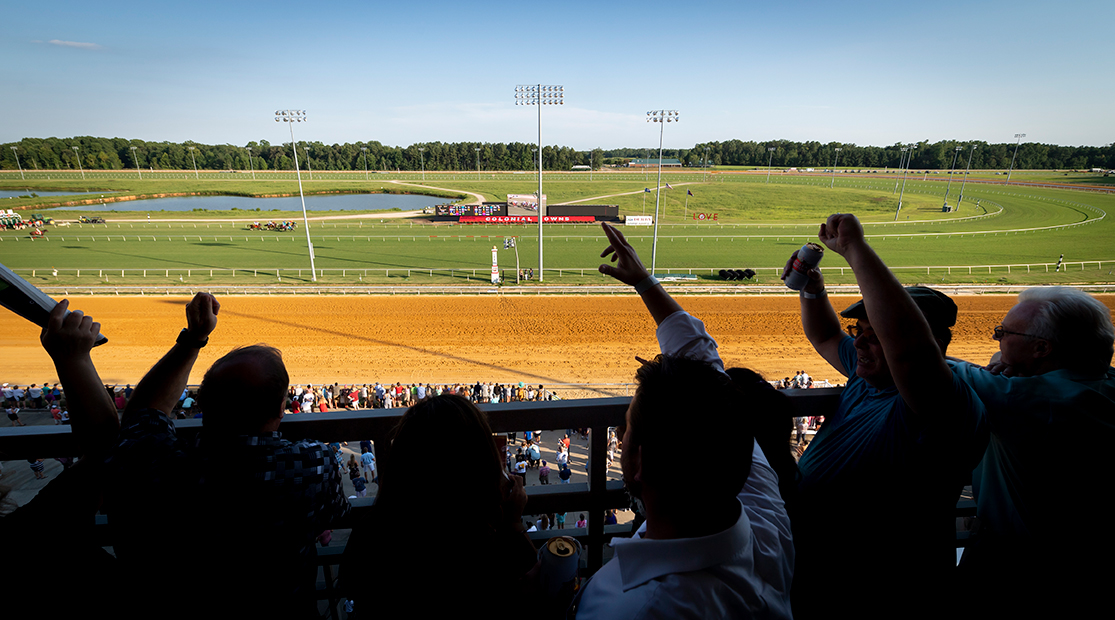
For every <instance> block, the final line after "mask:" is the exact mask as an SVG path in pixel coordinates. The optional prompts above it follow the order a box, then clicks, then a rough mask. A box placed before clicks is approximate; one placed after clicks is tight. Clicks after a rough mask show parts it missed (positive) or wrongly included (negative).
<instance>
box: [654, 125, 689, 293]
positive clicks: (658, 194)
mask: <svg viewBox="0 0 1115 620" xmlns="http://www.w3.org/2000/svg"><path fill="white" fill-rule="evenodd" d="M679 120H681V119H680V118H679V117H678V111H677V110H651V111H650V112H647V122H648V123H658V185H657V187H656V189H655V190H654V240H653V242H652V244H651V250H650V275H652V276H653V275H654V267H655V265H656V264H657V259H658V205H659V204H660V203H661V200H662V139H663V136H665V134H666V123H676V122H678V121H679Z"/></svg>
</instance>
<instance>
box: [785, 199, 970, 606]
mask: <svg viewBox="0 0 1115 620" xmlns="http://www.w3.org/2000/svg"><path fill="white" fill-rule="evenodd" d="M818 236H819V238H820V240H821V241H822V242H823V243H824V244H825V245H826V246H827V247H828V248H829V250H831V251H833V252H836V253H837V254H840V255H841V256H843V257H844V259H845V260H847V261H848V264H849V265H850V266H851V268H852V271H853V272H854V273H855V275H856V281H857V282H858V284H859V287H860V291H861V292H862V294H863V299H862V300H861V301H859V302H856V303H855V304H853V305H851V306H849V307H848V308H847V309H845V310H844V311H843V312H842V313H841V314H842V315H843V317H844V318H846V319H852V320H854V321H855V323H854V324H852V325H851V326H849V327H848V330H847V333H845V331H844V330H843V329H842V328H841V326H840V319H839V318H838V317H837V315H836V312H835V311H834V309H833V306H832V304H831V303H830V302H829V300H828V297H827V296H826V294H825V288H824V279H823V278H822V277H821V273H820V271H819V270H816V269H814V270H812V271H810V272H809V274H808V275H809V277H810V282H809V283H808V284H807V285H806V286H805V288H804V289H803V291H802V292H801V296H800V297H801V313H802V325H803V327H804V329H805V335H806V337H807V338H809V341H810V343H811V344H812V345H813V347H814V348H815V349H816V350H817V352H818V353H819V354H820V355H821V357H823V358H824V359H825V360H826V361H827V362H828V363H829V364H831V365H832V366H833V368H835V369H836V370H838V371H840V372H841V373H842V374H844V375H845V376H847V377H848V378H849V380H848V384H847V386H846V387H845V388H844V391H843V392H842V394H841V398H840V404H839V406H838V408H837V410H836V413H835V414H834V415H831V416H826V418H825V423H824V424H823V425H822V427H821V430H820V431H819V432H818V433H817V436H816V438H815V439H814V440H813V442H812V443H811V444H810V446H809V448H808V449H807V450H806V451H805V454H804V456H803V457H802V458H801V460H800V462H799V467H800V468H801V474H802V479H801V482H800V484H799V485H798V495H797V499H796V503H795V504H794V505H793V506H791V511H790V517H791V523H792V525H793V533H794V543H795V547H796V552H797V560H796V565H795V570H794V585H793V589H792V597H793V610H794V617H795V618H798V619H808V618H817V617H834V616H840V615H845V614H847V615H854V616H855V617H857V618H864V617H868V618H879V617H906V618H908V617H938V616H939V615H940V613H941V612H942V611H943V610H944V609H946V606H947V598H948V597H949V593H950V592H951V591H953V585H952V582H951V579H952V577H953V573H954V570H955V564H956V553H955V538H956V525H955V521H956V520H955V507H956V501H957V499H958V497H959V494H960V490H961V488H962V485H963V484H964V479H965V476H966V474H968V473H969V472H970V471H971V470H972V468H973V467H974V466H975V465H976V463H978V461H979V458H980V456H981V454H982V452H983V449H984V447H985V445H986V432H985V431H983V430H982V429H983V427H982V424H981V420H982V413H983V412H982V405H981V404H980V402H979V400H978V399H977V398H976V397H975V394H974V393H973V392H972V390H971V388H969V387H968V386H967V385H965V384H963V383H961V382H960V381H959V380H958V379H957V378H956V377H955V376H954V375H953V373H952V371H951V369H950V367H949V364H948V363H947V362H946V361H945V350H946V347H947V346H948V343H949V341H950V339H951V331H950V329H949V328H950V327H952V326H953V325H954V324H955V323H956V313H957V309H956V304H954V303H953V301H952V300H951V299H949V298H948V297H947V296H945V295H944V294H942V293H940V292H938V291H935V290H933V289H929V288H926V287H909V288H903V287H902V285H901V284H899V282H898V280H897V279H896V278H895V276H894V274H892V273H891V272H890V270H889V269H887V267H886V265H885V264H883V261H882V259H880V258H879V256H878V255H877V254H876V253H875V251H874V250H873V249H872V248H871V246H869V245H868V244H867V242H866V240H865V239H864V232H863V226H862V225H861V224H860V222H859V221H858V220H857V219H856V217H855V216H853V215H847V214H837V215H833V216H830V217H829V218H828V221H826V222H825V223H824V224H822V225H821V229H820V232H819V235H818ZM794 258H796V254H795V256H793V257H791V259H790V262H787V266H786V271H785V275H788V274H789V270H790V268H791V265H792V262H793V260H794ZM785 275H784V276H783V277H785Z"/></svg>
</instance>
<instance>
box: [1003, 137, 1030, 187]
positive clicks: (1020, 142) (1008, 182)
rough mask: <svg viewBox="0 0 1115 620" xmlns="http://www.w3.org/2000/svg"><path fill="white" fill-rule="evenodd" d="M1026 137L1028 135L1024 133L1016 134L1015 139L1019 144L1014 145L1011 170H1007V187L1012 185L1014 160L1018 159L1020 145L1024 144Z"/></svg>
mask: <svg viewBox="0 0 1115 620" xmlns="http://www.w3.org/2000/svg"><path fill="white" fill-rule="evenodd" d="M1025 137H1026V134H1024V133H1016V134H1014V138H1015V140H1018V142H1015V144H1014V155H1012V156H1011V158H1010V170H1007V183H1006V184H1007V185H1010V175H1011V173H1013V172H1014V158H1015V157H1018V147H1019V145H1021V144H1022V138H1025Z"/></svg>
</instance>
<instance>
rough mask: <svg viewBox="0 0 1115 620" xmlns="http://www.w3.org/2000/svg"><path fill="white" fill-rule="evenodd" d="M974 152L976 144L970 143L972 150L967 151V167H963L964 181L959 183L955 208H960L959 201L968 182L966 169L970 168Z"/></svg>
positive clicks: (962, 197)
mask: <svg viewBox="0 0 1115 620" xmlns="http://www.w3.org/2000/svg"><path fill="white" fill-rule="evenodd" d="M975 152H976V145H974V144H973V145H972V150H971V151H968V167H967V168H965V169H964V181H962V182H961V183H960V198H958V199H957V200H956V209H957V211H959V210H960V203H962V202H964V186H965V185H967V184H968V171H969V170H971V169H972V155H973V154H975Z"/></svg>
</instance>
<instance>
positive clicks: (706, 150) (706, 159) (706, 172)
mask: <svg viewBox="0 0 1115 620" xmlns="http://www.w3.org/2000/svg"><path fill="white" fill-rule="evenodd" d="M705 183H708V147H707V146H706V147H705Z"/></svg>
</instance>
